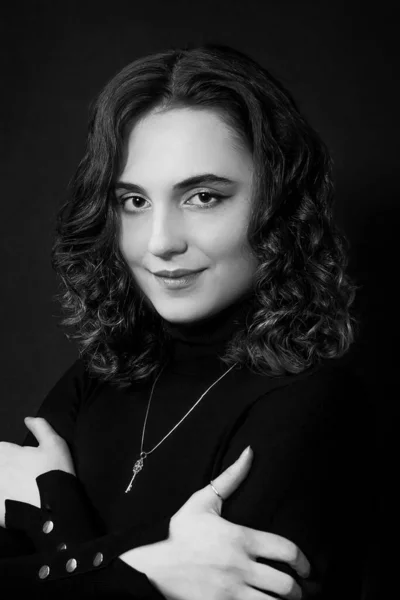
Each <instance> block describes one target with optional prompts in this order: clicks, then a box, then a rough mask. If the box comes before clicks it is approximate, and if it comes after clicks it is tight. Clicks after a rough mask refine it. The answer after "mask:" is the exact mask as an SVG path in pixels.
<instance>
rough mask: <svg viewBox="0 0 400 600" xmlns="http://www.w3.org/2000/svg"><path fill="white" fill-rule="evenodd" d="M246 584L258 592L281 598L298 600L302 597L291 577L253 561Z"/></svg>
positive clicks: (298, 587) (297, 585) (299, 588)
mask: <svg viewBox="0 0 400 600" xmlns="http://www.w3.org/2000/svg"><path fill="white" fill-rule="evenodd" d="M246 583H248V584H249V585H252V586H254V587H256V588H258V589H260V590H266V591H267V592H273V593H274V594H278V595H279V597H281V596H282V598H290V599H291V600H300V599H301V597H302V592H301V587H300V586H299V584H298V583H297V582H296V580H295V579H294V578H293V577H291V576H290V575H288V574H287V573H282V571H279V570H278V569H274V568H273V567H270V566H269V565H264V564H262V563H257V562H255V561H251V565H250V567H249V570H248V576H247V578H246Z"/></svg>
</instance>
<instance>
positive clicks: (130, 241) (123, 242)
mask: <svg viewBox="0 0 400 600" xmlns="http://www.w3.org/2000/svg"><path fill="white" fill-rule="evenodd" d="M119 247H120V250H121V253H122V255H123V256H124V257H125V259H126V260H127V261H130V262H132V261H134V260H135V259H136V258H137V257H139V256H140V248H141V241H140V233H138V232H137V231H135V232H133V231H131V229H130V228H129V227H128V226H127V224H126V223H124V221H122V223H121V229H120V235H119Z"/></svg>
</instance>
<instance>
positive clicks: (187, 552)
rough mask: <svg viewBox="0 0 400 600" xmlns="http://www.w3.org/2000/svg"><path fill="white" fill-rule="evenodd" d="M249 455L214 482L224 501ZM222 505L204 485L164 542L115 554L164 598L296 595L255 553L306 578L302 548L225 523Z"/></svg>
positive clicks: (241, 599) (254, 599) (259, 599)
mask: <svg viewBox="0 0 400 600" xmlns="http://www.w3.org/2000/svg"><path fill="white" fill-rule="evenodd" d="M252 457H253V453H252V450H251V449H249V452H248V453H247V454H246V452H244V453H242V454H241V456H240V457H239V459H238V460H237V461H236V462H235V463H233V464H232V465H231V466H230V467H229V468H228V469H226V470H225V471H224V472H223V473H222V474H221V475H219V477H217V479H215V480H214V481H213V485H214V487H215V488H216V489H217V490H218V492H219V493H220V494H221V496H222V497H223V498H224V499H226V498H227V497H228V496H230V495H231V494H232V492H234V491H235V490H236V489H237V488H238V487H239V485H240V484H241V483H242V481H243V480H244V479H245V478H246V476H247V474H248V472H249V470H250V467H251V461H252ZM221 507H222V500H221V499H220V498H218V496H217V495H216V494H215V492H214V491H213V489H212V488H211V486H210V485H207V486H206V487H205V488H203V489H201V490H199V491H197V492H195V493H194V494H193V495H192V496H191V497H190V498H189V500H188V501H187V502H186V503H185V504H184V505H183V506H182V507H181V508H180V509H179V511H178V512H177V513H175V515H174V516H173V517H172V519H171V522H170V529H169V537H168V539H167V540H164V541H162V542H158V543H156V544H149V545H147V546H140V547H138V548H133V549H132V550H129V551H128V552H125V553H124V554H122V555H121V556H120V558H121V559H122V560H124V561H125V562H126V563H127V564H128V565H130V566H132V567H133V568H135V569H137V570H138V571H141V572H143V573H145V574H146V575H147V577H148V578H149V580H150V581H151V582H152V583H153V585H155V586H156V587H157V589H158V590H159V591H160V592H161V594H163V595H164V596H165V598H167V600H204V598H207V600H234V599H235V600H236V599H237V600H266V599H271V600H273V596H270V595H269V594H268V593H265V592H273V593H274V594H277V595H279V597H282V598H301V589H300V586H299V585H298V584H297V582H296V581H295V579H294V578H293V577H291V576H290V575H287V574H286V573H283V572H282V571H279V570H277V569H274V568H272V567H270V566H267V565H264V564H262V563H257V562H256V558H257V557H263V558H269V559H272V560H276V561H280V562H285V563H288V564H289V565H291V566H292V567H293V568H294V569H295V570H296V571H297V573H298V574H299V575H300V576H302V577H306V576H307V575H308V574H309V572H310V564H309V562H308V560H307V559H306V557H305V556H304V554H303V553H302V552H301V550H300V549H299V548H297V546H296V545H295V544H294V543H292V542H291V541H289V540H287V539H285V538H283V537H281V536H279V535H274V534H272V533H267V532H263V531H257V530H256V529H250V528H248V527H242V526H239V525H235V524H233V523H230V522H229V521H226V520H225V519H223V518H222V517H221V516H220V515H221ZM252 586H254V587H252ZM255 587H256V588H258V590H257V589H255ZM259 590H263V591H259Z"/></svg>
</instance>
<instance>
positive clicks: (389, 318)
mask: <svg viewBox="0 0 400 600" xmlns="http://www.w3.org/2000/svg"><path fill="white" fill-rule="evenodd" d="M143 4H144V5H145V6H143ZM1 21H2V25H1V26H2V31H1V36H0V37H1V47H2V50H1V53H2V59H3V65H2V69H1V84H2V86H1V87H2V91H1V94H0V97H1V102H2V111H1V121H2V124H3V128H4V133H5V135H4V136H3V139H4V141H5V143H4V144H3V160H2V161H1V163H2V166H5V171H4V174H3V175H2V177H1V192H2V198H1V224H0V227H1V229H0V240H1V255H2V278H1V281H2V284H3V285H2V294H1V322H2V345H1V366H2V371H1V378H0V383H1V403H0V439H3V440H7V441H14V442H16V443H21V442H22V439H23V437H24V434H25V431H26V429H25V426H24V423H23V417H24V416H27V415H34V414H35V411H36V410H37V409H38V407H39V405H40V403H41V402H42V400H43V398H44V396H45V394H46V393H47V391H48V390H49V389H50V388H51V387H52V386H53V385H54V383H55V382H56V380H57V379H58V378H59V377H60V376H61V374H62V373H63V372H64V371H65V370H66V368H67V367H68V366H69V364H70V363H71V362H72V361H73V360H74V358H75V357H76V350H75V348H74V347H73V346H72V345H71V344H69V343H68V342H67V341H66V339H65V338H64V337H63V334H62V333H61V331H60V330H59V329H58V328H57V319H56V318H55V315H56V314H57V312H58V307H57V306H56V304H55V303H54V302H53V301H52V296H53V294H54V293H55V292H56V286H57V283H56V279H55V276H54V275H53V273H52V270H51V266H50V248H51V243H52V234H53V227H54V221H55V214H56V210H57V207H58V205H59V204H60V202H61V201H62V200H63V199H64V197H65V195H66V188H67V185H68V182H69V180H70V178H71V176H72V174H73V172H74V170H75V168H76V166H77V164H78V161H79V160H80V158H81V156H82V153H83V148H84V140H85V134H86V123H87V115H88V106H89V104H90V102H91V100H92V99H93V97H94V95H95V94H96V93H97V92H98V91H99V90H100V88H101V87H102V86H103V85H104V84H105V82H106V81H107V80H108V79H110V78H111V77H112V76H113V75H114V74H115V73H116V72H117V71H118V70H119V69H120V68H121V67H123V66H124V65H125V64H127V63H128V62H130V61H132V60H134V59H135V58H137V57H138V56H141V55H145V54H148V53H150V52H154V51H159V50H162V49H165V48H167V47H169V46H172V45H173V46H179V45H181V44H186V43H187V42H191V43H201V42H207V41H214V42H221V43H226V44H229V45H233V46H235V47H237V48H238V49H241V50H244V51H245V52H248V53H249V54H250V55H251V56H253V57H254V58H255V59H257V60H259V61H260V62H261V63H262V64H263V65H264V66H266V67H267V68H268V69H269V70H270V71H271V72H272V73H273V74H274V75H276V76H277V77H278V78H279V79H281V80H282V82H283V83H284V84H285V85H286V86H287V87H288V88H289V89H290V90H291V91H292V92H293V94H294V96H295V98H296V99H297V101H298V104H299V105H300V108H301V109H302V111H303V112H304V114H305V115H306V117H308V119H309V120H310V121H311V123H312V124H313V126H314V127H315V128H316V129H317V130H318V131H319V132H320V134H321V135H322V137H323V138H324V140H325V141H326V142H327V143H328V146H329V147H330V149H331V152H332V154H333V158H334V160H335V170H336V189H337V208H336V215H337V219H338V220H339V222H340V223H341V225H342V227H343V228H344V230H345V232H346V233H347V235H348V237H349V238H350V242H351V255H350V258H351V262H350V272H351V273H352V274H353V275H354V276H355V277H356V280H357V282H358V283H359V284H361V285H362V286H363V287H362V289H361V291H359V292H358V297H357V301H356V308H357V310H358V311H359V313H360V315H361V316H362V322H363V329H362V335H361V337H360V339H359V341H358V342H357V345H356V347H355V349H354V350H353V351H354V352H355V354H356V358H357V360H356V368H357V369H358V371H359V373H360V376H361V378H362V380H363V381H364V384H365V386H366V389H367V392H365V391H360V393H363V394H365V402H366V405H367V404H368V403H369V404H370V405H371V406H372V408H373V409H374V410H375V411H376V413H375V415H374V423H375V425H376V426H375V427H374V428H372V429H371V435H370V437H371V446H372V447H373V456H374V459H373V461H372V463H371V479H370V487H371V494H375V491H376V490H377V489H378V490H379V491H380V493H379V494H376V502H375V509H374V511H375V512H374V511H373V512H374V514H372V513H371V519H370V520H369V521H368V522H367V523H366V527H367V528H369V529H371V548H370V554H369V556H370V558H369V562H368V563H367V571H368V576H367V578H366V580H367V582H368V583H367V584H366V592H365V594H366V595H365V598H368V600H369V599H370V598H371V599H372V597H374V598H375V597H377V598H381V597H382V598H383V597H384V596H383V590H381V585H382V583H383V580H382V579H379V577H381V578H383V577H385V578H386V575H388V576H390V577H389V578H391V577H395V573H393V572H392V571H391V570H389V571H386V569H385V570H382V572H381V575H380V576H379V577H378V578H377V579H376V581H377V583H375V584H373V583H372V582H373V580H374V572H375V571H376V569H377V568H378V563H377V561H378V554H379V552H380V551H381V552H380V553H381V556H382V557H383V558H384V559H386V558H387V556H386V554H387V551H386V540H385V541H384V540H383V538H382V534H383V533H384V532H388V531H389V532H390V527H391V520H390V519H391V517H390V518H389V519H388V515H390V514H391V512H390V507H391V506H392V505H393V506H394V501H393V500H392V491H393V489H394V484H392V482H393V481H394V479H395V472H396V471H398V469H397V468H395V461H391V456H392V455H393V454H394V450H395V443H394V441H393V440H394V437H393V434H392V430H391V428H390V423H391V422H392V420H393V416H392V406H393V404H394V395H395V394H396V393H397V391H396V385H395V383H396V382H395V375H394V372H395V369H394V364H395V363H394V360H393V358H394V357H393V354H394V351H395V347H396V342H397V337H396V335H395V328H396V325H397V323H396V321H397V317H398V304H397V295H396V290H397V286H396V280H397V278H398V268H396V267H397V261H396V259H395V252H394V251H395V246H397V229H398V216H399V211H398V209H397V206H398V189H399V185H398V169H397V168H396V167H397V163H398V160H397V146H398V139H399V135H398V134H399V129H398V119H397V108H398V105H399V93H398V91H399V89H398V85H397V82H396V76H397V77H398V72H397V60H396V46H397V38H398V36H397V29H396V20H395V18H394V10H393V9H392V8H391V6H390V4H389V3H387V2H380V3H379V5H374V6H372V5H371V6H370V7H368V6H366V5H364V4H363V3H361V2H360V3H356V2H329V1H323V2H317V1H315V2H302V1H301V0H300V1H297V2H295V1H293V2H287V1H283V0H277V1H271V2H269V1H264V2H261V1H260V2H254V1H249V0H247V1H245V2H233V1H231V2H225V3H222V2H196V3H191V2H189V1H187V2H172V3H171V2H164V1H162V0H157V1H153V2H152V3H138V2H134V1H132V0H131V1H129V2H121V1H113V2H111V1H110V2H109V3H107V4H106V3H104V2H96V3H95V2H84V1H81V2H76V3H74V2H71V1H69V2H56V1H54V2H33V1H32V2H29V3H28V2H26V3H21V2H14V3H12V2H9V3H8V6H7V8H4V7H3V9H2V14H1ZM392 277H393V280H392ZM338 443H340V441H339V440H338ZM392 486H393V487H392ZM344 493H345V490H344ZM344 543H345V540H344ZM355 551H357V550H355ZM394 582H395V579H394ZM394 582H393V584H394V587H393V591H394V590H396V592H395V593H397V591H398V590H397V588H398V585H397V584H395V583H394ZM374 585H375V586H376V587H374ZM378 588H379V589H380V590H381V591H380V592H379V593H378V591H377V590H378ZM381 594H382V595H381ZM385 597H386V596H385ZM338 600H340V599H338Z"/></svg>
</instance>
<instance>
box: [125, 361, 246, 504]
mask: <svg viewBox="0 0 400 600" xmlns="http://www.w3.org/2000/svg"><path fill="white" fill-rule="evenodd" d="M236 365H237V363H235V364H233V365H232V366H231V367H229V369H228V370H227V371H225V373H223V374H222V375H221V377H219V378H218V379H217V380H216V381H214V383H212V384H211V385H210V387H209V388H207V389H206V391H205V392H204V393H203V394H202V395H201V396H200V398H199V399H198V400H197V401H196V403H195V404H193V406H192V408H191V409H190V410H189V411H188V412H187V413H186V415H184V416H183V417H182V419H181V420H180V421H179V422H178V423H177V424H176V425H175V426H174V427H173V428H172V429H171V431H169V432H168V433H167V435H165V436H164V437H163V438H162V440H161V441H160V442H158V444H156V445H155V446H154V448H152V449H151V450H149V452H144V451H143V440H144V432H145V430H146V423H147V416H148V414H149V409H150V403H151V399H152V397H153V391H154V387H155V385H156V383H157V380H158V378H159V377H160V375H161V373H162V372H163V370H164V367H163V368H162V369H161V371H160V372H159V374H158V375H157V377H156V379H155V381H154V383H153V387H152V388H151V392H150V398H149V402H148V404H147V411H146V416H145V419H144V425H143V431H142V443H141V446H140V455H139V458H138V460H137V461H136V462H135V464H134V466H133V475H132V479H131V480H130V482H129V485H128V487H127V488H126V490H125V494H127V493H128V492H129V490H130V489H131V488H132V484H133V482H134V480H135V477H136V475H137V474H138V473H140V471H141V470H142V469H143V464H144V459H145V458H147V456H148V455H149V454H151V453H152V452H154V450H156V448H158V447H159V446H160V445H161V444H162V443H163V441H164V440H166V439H167V437H169V436H170V435H171V433H172V432H173V431H175V429H176V428H177V427H179V425H180V424H181V423H182V421H184V420H185V419H186V417H187V416H188V415H189V414H190V413H191V412H192V410H193V409H194V408H196V406H197V405H198V403H199V402H200V400H202V399H203V398H204V396H205V395H206V394H207V392H208V391H209V390H210V389H211V388H212V387H213V386H214V385H215V384H216V383H218V381H220V380H221V379H222V378H223V377H225V375H227V373H229V371H231V370H232V369H233V367H235V366H236Z"/></svg>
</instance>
